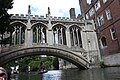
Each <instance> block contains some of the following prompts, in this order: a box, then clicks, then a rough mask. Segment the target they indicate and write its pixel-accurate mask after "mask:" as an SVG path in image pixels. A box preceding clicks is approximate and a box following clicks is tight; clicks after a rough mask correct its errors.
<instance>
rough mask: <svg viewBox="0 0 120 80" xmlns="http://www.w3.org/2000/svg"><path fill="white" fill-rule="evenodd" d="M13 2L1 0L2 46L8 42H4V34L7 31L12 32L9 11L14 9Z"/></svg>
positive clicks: (11, 0) (0, 30)
mask: <svg viewBox="0 0 120 80" xmlns="http://www.w3.org/2000/svg"><path fill="white" fill-rule="evenodd" d="M12 5H13V0H0V35H1V42H0V43H1V45H2V44H5V43H6V41H7V40H3V34H4V33H5V32H6V31H10V26H9V24H10V17H11V15H10V14H8V12H7V11H8V9H12V8H13V6H12Z"/></svg>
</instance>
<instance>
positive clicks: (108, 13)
mask: <svg viewBox="0 0 120 80" xmlns="http://www.w3.org/2000/svg"><path fill="white" fill-rule="evenodd" d="M105 12H106V16H107V20H110V19H112V16H111V12H110V9H108V10H106V11H105Z"/></svg>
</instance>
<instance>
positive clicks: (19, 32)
mask: <svg viewBox="0 0 120 80" xmlns="http://www.w3.org/2000/svg"><path fill="white" fill-rule="evenodd" d="M11 26H12V27H13V28H14V31H13V33H12V44H14V45H15V44H23V43H24V42H25V30H26V26H25V25H23V24H22V23H20V22H16V23H13V24H11Z"/></svg>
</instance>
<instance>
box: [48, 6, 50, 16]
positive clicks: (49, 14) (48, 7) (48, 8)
mask: <svg viewBox="0 0 120 80" xmlns="http://www.w3.org/2000/svg"><path fill="white" fill-rule="evenodd" d="M48 15H50V7H48Z"/></svg>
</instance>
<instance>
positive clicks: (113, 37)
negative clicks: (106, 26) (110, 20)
mask: <svg viewBox="0 0 120 80" xmlns="http://www.w3.org/2000/svg"><path fill="white" fill-rule="evenodd" d="M110 33H111V37H112V40H116V39H117V36H116V32H115V29H114V28H111V29H110Z"/></svg>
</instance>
